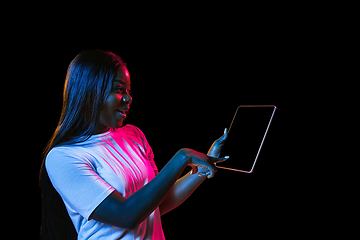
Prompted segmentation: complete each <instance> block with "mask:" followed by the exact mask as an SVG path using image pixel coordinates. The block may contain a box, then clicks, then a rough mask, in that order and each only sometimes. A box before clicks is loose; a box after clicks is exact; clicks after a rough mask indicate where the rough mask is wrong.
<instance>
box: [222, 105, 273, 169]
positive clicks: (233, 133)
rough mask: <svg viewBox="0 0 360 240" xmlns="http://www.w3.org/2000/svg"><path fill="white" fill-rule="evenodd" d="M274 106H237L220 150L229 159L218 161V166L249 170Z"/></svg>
mask: <svg viewBox="0 0 360 240" xmlns="http://www.w3.org/2000/svg"><path fill="white" fill-rule="evenodd" d="M275 108H276V107H275V106H272V105H269V106H268V105H266V106H257V105H252V106H240V107H238V109H237V112H236V115H235V117H234V119H233V121H232V124H231V127H230V128H229V133H228V139H227V140H226V142H225V145H224V147H223V150H222V151H221V156H230V159H229V160H227V161H225V162H224V163H218V164H217V165H218V166H219V167H227V168H233V169H237V170H243V171H250V170H251V168H252V166H253V164H254V162H255V159H256V155H257V154H258V151H259V149H260V145H261V142H262V140H263V138H264V135H265V133H266V129H267V127H268V125H269V123H270V120H271V117H272V114H273V111H275ZM265 142H266V140H264V143H265ZM259 159H261V154H259V157H258V160H259Z"/></svg>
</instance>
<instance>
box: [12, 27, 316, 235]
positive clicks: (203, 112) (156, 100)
mask: <svg viewBox="0 0 360 240" xmlns="http://www.w3.org/2000/svg"><path fill="white" fill-rule="evenodd" d="M149 33H151V32H149ZM165 35H166V34H165ZM154 36H156V34H153V35H151V34H145V33H143V34H139V35H136V37H133V38H130V39H125V40H124V39H123V38H122V37H119V38H118V39H115V41H114V39H113V38H112V37H108V38H106V39H105V40H108V41H104V39H102V40H101V41H99V42H97V41H94V40H93V39H92V41H90V40H89V41H87V40H86V38H85V39H84V40H81V41H67V40H68V36H64V37H63V38H61V39H62V40H61V41H60V40H58V39H57V37H55V36H52V35H49V36H46V38H45V39H42V40H41V41H39V42H37V43H36V44H35V45H33V46H29V45H25V46H19V48H18V50H17V51H18V52H20V53H21V56H20V54H19V57H21V58H22V59H24V60H26V61H24V62H27V64H24V66H23V67H24V70H25V71H24V72H25V73H26V74H24V77H23V78H24V81H21V83H22V84H21V85H19V86H18V87H19V90H21V91H23V90H24V89H26V92H27V94H28V95H27V98H25V100H24V102H23V104H24V106H25V107H24V113H23V115H22V113H21V119H20V121H24V122H27V123H28V125H29V126H30V127H27V128H25V130H26V133H27V134H26V136H27V139H26V141H28V142H29V144H30V146H31V148H30V149H31V150H30V151H31V152H27V153H26V154H27V156H31V160H28V161H26V164H25V165H24V172H26V173H27V174H28V173H29V172H31V174H30V177H27V179H28V181H27V182H29V183H30V186H29V188H31V190H32V192H34V193H35V195H34V197H31V198H32V199H33V198H35V199H36V201H37V202H38V204H37V205H36V206H33V205H31V206H30V205H27V204H25V205H24V206H23V207H24V209H26V211H27V212H28V213H29V215H30V216H32V218H33V219H34V221H35V222H37V223H38V225H39V227H40V217H41V214H40V212H41V205H40V193H39V190H38V171H39V168H40V164H41V161H42V157H41V154H42V151H43V148H44V147H45V145H46V143H47V141H48V140H49V139H50V137H51V135H52V133H53V132H54V130H55V128H56V125H57V122H58V120H59V117H60V112H61V107H62V91H63V85H64V80H65V76H66V71H67V67H68V65H69V63H70V62H71V60H72V59H73V58H74V57H75V56H76V55H77V54H78V53H79V52H80V51H82V50H85V49H103V50H110V51H112V52H114V53H116V54H118V55H120V56H121V57H122V58H123V60H124V61H125V62H127V64H128V69H129V72H130V75H131V81H132V91H133V103H132V106H131V111H130V114H129V117H128V119H127V122H126V123H127V124H133V125H136V126H137V127H139V128H140V129H141V130H142V131H143V132H144V133H145V135H146V137H147V139H148V141H149V143H150V145H151V146H152V148H153V151H154V154H155V162H156V164H157V166H158V168H159V169H161V168H162V167H163V166H164V165H165V164H166V163H167V161H169V160H170V159H171V157H172V156H173V155H174V154H175V153H176V152H177V151H178V150H179V149H181V148H184V147H187V148H192V149H194V150H197V151H200V152H204V153H206V152H207V150H208V149H209V147H210V146H211V144H212V142H213V141H214V140H215V139H217V138H218V137H220V136H221V135H222V134H223V130H224V128H225V127H228V126H229V125H230V123H231V120H232V116H233V114H234V112H235V110H236V108H237V106H238V105H241V104H273V105H276V106H277V111H276V113H275V116H274V119H273V122H272V125H271V127H270V129H269V132H268V135H267V138H266V140H265V143H264V145H263V149H262V152H261V154H260V156H259V159H258V162H257V165H256V167H255V169H254V172H253V173H252V174H245V173H238V172H232V171H227V170H221V169H220V170H219V171H218V172H217V174H216V176H215V178H214V179H209V180H206V181H205V182H204V183H203V184H202V185H201V186H200V187H199V189H198V190H197V191H195V193H194V194H193V195H192V196H190V198H189V199H188V200H187V201H185V202H184V203H183V204H182V205H181V206H180V207H178V208H177V209H175V210H173V211H172V212H170V213H168V214H166V215H164V216H163V217H162V224H163V229H164V232H165V236H166V237H167V239H174V238H177V239H185V238H190V239H192V238H194V239H195V238H197V237H198V238H201V239H205V238H211V237H214V235H218V234H219V233H221V235H222V236H223V237H224V239H226V238H227V237H231V236H234V232H236V233H237V234H239V235H243V234H246V235H247V234H251V235H254V234H258V233H260V232H259V231H258V230H257V229H259V228H260V229H262V230H261V232H264V231H265V232H268V233H272V234H274V235H276V234H279V232H281V231H282V229H283V228H284V227H285V226H286V227H287V228H291V227H292V224H291V223H290V221H289V219H292V216H293V215H292V213H293V212H294V209H293V208H292V207H293V206H292V203H293V201H294V200H295V199H298V197H299V196H297V195H296V193H294V191H293V188H295V187H294V186H295V185H297V180H294V179H292V178H291V175H292V174H293V172H295V168H294V166H293V164H292V162H293V161H294V160H293V157H292V156H290V155H289V154H288V153H289V152H290V149H291V148H292V144H291V141H292V138H293V136H294V135H295V136H296V133H295V131H297V130H295V129H297V128H296V126H297V123H296V122H295V121H294V119H295V118H296V115H294V113H293V111H291V110H290V109H294V108H295V109H296V106H297V105H298V104H299V103H300V104H301V99H300V100H299V99H298V96H299V95H298V94H299V93H298V92H297V85H299V84H304V75H306V73H305V72H306V71H304V69H309V68H312V65H311V64H309V63H308V62H305V61H304V55H306V51H307V50H306V47H305V45H304V44H300V43H301V42H302V39H301V37H299V36H297V35H296V34H295V33H294V34H293V35H292V34H291V32H286V34H284V31H283V29H280V30H275V29H272V30H269V31H268V32H266V33H265V32H264V33H263V34H260V35H259V34H258V35H256V36H255V35H254V36H253V37H251V36H249V37H247V38H246V39H243V38H242V36H238V35H236V34H234V35H227V34H225V33H224V34H223V35H221V36H218V37H216V38H214V36H212V34H207V35H205V36H201V37H194V36H193V35H192V34H188V35H182V37H180V36H177V35H172V36H166V37H165V36H163V35H162V36H161V37H154ZM89 38H90V36H89ZM49 42H50V43H51V44H45V43H49ZM59 43H60V44H59ZM61 43H63V45H62V44H61ZM51 45H53V46H51ZM19 50H20V51H19ZM295 95H296V96H295ZM300 95H301V94H300ZM18 130H20V131H24V128H20V129H18ZM34 139H36V140H34ZM28 159H30V158H28ZM229 161H230V160H229ZM29 169H31V171H29ZM285 169H286V171H285ZM188 170H190V169H186V172H187V171H188ZM289 185H290V186H292V187H289ZM32 202H33V201H32ZM289 208H291V210H289ZM296 209H297V208H296ZM295 211H299V210H295ZM290 212H292V213H290ZM36 231H38V229H36V230H35V233H36ZM190 233H191V234H196V235H195V236H189V234H190Z"/></svg>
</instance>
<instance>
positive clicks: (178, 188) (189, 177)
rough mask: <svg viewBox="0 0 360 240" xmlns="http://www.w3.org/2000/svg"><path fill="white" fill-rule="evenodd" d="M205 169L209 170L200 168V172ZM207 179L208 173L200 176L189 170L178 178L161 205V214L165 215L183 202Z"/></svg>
mask: <svg viewBox="0 0 360 240" xmlns="http://www.w3.org/2000/svg"><path fill="white" fill-rule="evenodd" d="M205 171H207V170H202V168H201V169H199V172H205ZM205 179H206V175H203V176H199V175H197V174H191V172H189V173H187V174H186V175H185V176H183V177H182V178H180V179H179V180H177V181H176V183H175V184H174V186H173V187H172V188H171V189H170V191H169V193H168V194H167V195H166V198H165V199H164V201H163V202H162V203H161V205H160V206H159V207H160V213H161V215H164V214H165V213H167V212H169V211H171V210H173V209H174V208H176V207H178V206H179V205H180V204H182V203H183V202H184V201H185V200H186V199H187V198H188V197H189V196H190V195H191V194H192V193H193V192H194V191H195V189H196V188H197V187H198V186H200V184H201V183H202V182H203V181H204V180H205Z"/></svg>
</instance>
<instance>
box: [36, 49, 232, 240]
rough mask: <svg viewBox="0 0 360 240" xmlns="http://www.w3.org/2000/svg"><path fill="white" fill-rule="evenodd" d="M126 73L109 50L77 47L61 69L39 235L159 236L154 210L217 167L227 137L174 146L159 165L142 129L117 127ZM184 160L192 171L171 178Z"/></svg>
mask: <svg viewBox="0 0 360 240" xmlns="http://www.w3.org/2000/svg"><path fill="white" fill-rule="evenodd" d="M130 91H131V82H130V74H129V72H128V70H127V67H126V64H125V63H124V62H123V61H122V60H121V58H120V57H119V56H117V55H115V54H113V53H111V52H109V51H101V50H89V51H84V52H82V53H80V54H79V55H78V56H76V57H75V59H74V60H73V61H72V62H71V63H70V66H69V68H68V72H67V76H66V81H65V88H64V99H63V109H62V113H61V117H60V121H59V124H58V126H57V128H56V131H55V133H54V135H53V136H52V138H51V140H50V141H49V144H48V146H47V148H46V150H45V158H44V161H43V163H42V166H41V171H40V187H41V192H42V228H41V236H42V238H43V239H76V237H77V239H165V238H164V234H163V231H162V227H161V220H160V216H161V215H162V214H165V213H167V212H169V211H171V210H172V209H174V208H176V207H177V206H179V205H180V204H181V203H182V202H183V201H185V200H186V199H187V198H188V197H189V196H190V195H191V194H192V192H193V191H194V190H195V189H196V188H197V187H198V186H199V185H200V184H201V183H202V182H203V181H204V180H205V179H206V177H207V178H212V177H213V176H214V174H215V172H216V167H215V165H214V163H215V162H218V161H224V160H226V159H227V158H222V159H219V158H217V157H218V155H219V153H220V150H221V147H222V145H223V144H224V141H225V139H226V137H227V132H226V130H225V133H224V135H223V136H222V137H221V138H219V139H218V140H216V141H215V142H214V144H213V145H212V146H211V148H210V150H209V152H208V154H207V155H205V154H203V153H199V152H196V151H194V150H191V149H181V150H179V151H178V152H177V153H176V154H175V155H174V157H173V158H172V159H170V161H169V162H168V163H167V164H166V165H165V167H164V168H163V169H162V170H161V172H158V169H157V167H156V165H155V162H154V156H153V152H152V150H151V147H150V145H149V143H148V142H147V140H146V138H145V136H144V134H143V133H142V131H141V130H140V129H138V128H137V127H135V126H132V125H125V126H123V121H124V120H125V118H126V116H127V115H128V112H129V110H130V105H131V102H132V97H131V94H130ZM187 165H189V166H191V167H192V171H191V172H189V173H188V174H186V175H185V176H184V177H182V178H180V179H178V178H179V177H180V175H181V173H182V172H183V170H184V169H185V167H186V166H187Z"/></svg>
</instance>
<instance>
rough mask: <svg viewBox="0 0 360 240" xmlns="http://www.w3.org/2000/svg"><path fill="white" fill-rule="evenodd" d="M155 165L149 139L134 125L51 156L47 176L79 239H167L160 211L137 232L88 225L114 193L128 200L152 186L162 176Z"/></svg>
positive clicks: (55, 151)
mask: <svg viewBox="0 0 360 240" xmlns="http://www.w3.org/2000/svg"><path fill="white" fill-rule="evenodd" d="M153 159H154V155H153V152H152V149H151V147H150V145H149V144H148V142H147V140H146V138H145V136H144V134H143V133H142V132H141V131H140V130H139V129H138V128H137V127H135V126H132V125H126V126H124V127H121V128H118V129H115V130H109V131H108V132H105V133H102V134H98V135H93V136H91V138H90V139H88V140H86V141H85V142H82V143H77V144H72V145H65V146H59V147H54V148H53V149H52V150H51V151H50V152H49V153H48V155H47V157H46V162H45V166H46V170H47V172H48V175H49V177H50V180H51V182H52V184H53V185H54V187H55V189H56V190H57V191H58V192H59V194H60V196H61V197H62V199H63V201H64V203H65V206H66V208H67V211H68V213H69V215H70V218H71V220H72V222H73V224H74V226H75V229H76V231H77V232H78V239H156V240H158V239H165V237H164V233H163V230H162V226H161V220H160V211H159V208H157V209H156V210H155V211H154V212H152V213H151V214H150V215H149V217H148V218H147V219H145V220H144V221H143V222H142V223H140V224H139V225H138V226H137V227H135V228H134V229H133V230H126V229H122V228H118V227H114V226H111V225H108V224H105V223H101V222H98V221H95V220H93V219H89V216H90V215H91V213H92V212H93V211H94V210H95V208H96V207H97V206H98V205H99V204H100V203H101V202H102V201H103V200H104V199H105V198H106V197H107V196H109V194H110V193H112V192H113V191H115V190H116V191H118V192H119V193H120V194H121V195H122V196H123V197H124V198H128V197H129V196H131V194H133V193H134V192H136V191H137V190H139V189H140V188H142V187H143V186H144V185H146V184H147V183H148V182H149V181H151V180H152V179H153V178H154V177H155V173H154V170H157V167H156V165H155V162H154V160H153ZM144 201H146V199H144Z"/></svg>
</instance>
